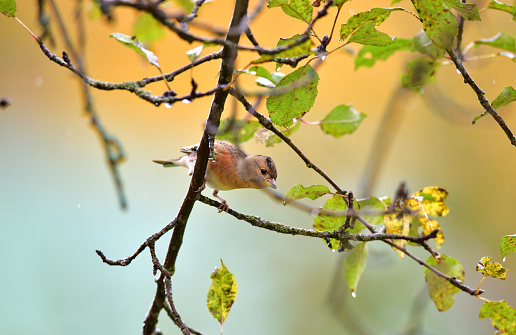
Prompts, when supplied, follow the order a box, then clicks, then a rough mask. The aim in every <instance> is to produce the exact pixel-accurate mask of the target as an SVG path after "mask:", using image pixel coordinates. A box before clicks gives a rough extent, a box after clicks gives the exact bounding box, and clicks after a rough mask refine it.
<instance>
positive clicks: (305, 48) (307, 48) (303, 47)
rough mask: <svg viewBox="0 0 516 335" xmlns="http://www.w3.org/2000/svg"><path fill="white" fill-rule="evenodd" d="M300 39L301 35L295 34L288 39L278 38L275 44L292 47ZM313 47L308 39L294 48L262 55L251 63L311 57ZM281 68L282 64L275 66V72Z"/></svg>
mask: <svg viewBox="0 0 516 335" xmlns="http://www.w3.org/2000/svg"><path fill="white" fill-rule="evenodd" d="M300 37H301V35H297V34H296V35H294V36H292V37H289V38H280V40H279V41H278V43H277V44H276V47H279V46H289V45H292V44H294V43H295V42H296V41H297V40H298V39H299V38H300ZM313 45H314V44H313V42H312V41H311V40H310V39H308V40H306V41H304V42H303V43H301V44H299V45H296V46H295V47H292V48H290V49H287V50H285V51H281V52H278V53H277V54H274V55H262V56H260V57H259V58H258V59H255V60H253V61H252V62H251V63H252V64H259V63H264V62H267V61H270V60H274V59H276V58H295V57H298V56H302V55H311V54H313V52H312V47H313ZM282 66H283V64H280V63H278V64H276V71H278V70H279V69H280V68H281V67H282Z"/></svg>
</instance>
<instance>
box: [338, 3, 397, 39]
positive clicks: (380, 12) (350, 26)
mask: <svg viewBox="0 0 516 335" xmlns="http://www.w3.org/2000/svg"><path fill="white" fill-rule="evenodd" d="M397 10H405V9H404V8H401V7H389V8H373V9H371V10H369V11H366V12H361V13H358V14H356V15H353V16H352V17H350V18H349V20H348V22H346V23H343V24H342V25H341V26H340V37H339V39H340V40H341V41H343V40H345V39H346V38H348V36H350V35H351V34H352V33H353V32H354V31H355V30H357V29H358V28H360V27H361V26H363V25H364V24H365V23H366V22H372V23H373V24H374V25H375V26H379V25H380V24H382V23H383V21H385V20H387V18H388V17H389V16H390V15H391V13H392V12H393V11H397Z"/></svg>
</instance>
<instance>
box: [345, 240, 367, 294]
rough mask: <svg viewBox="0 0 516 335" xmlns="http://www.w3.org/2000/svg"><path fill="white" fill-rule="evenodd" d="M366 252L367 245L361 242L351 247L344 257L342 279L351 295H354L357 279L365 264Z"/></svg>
mask: <svg viewBox="0 0 516 335" xmlns="http://www.w3.org/2000/svg"><path fill="white" fill-rule="evenodd" d="M367 253H368V252H367V246H366V244H365V242H362V243H359V244H357V245H356V246H355V247H354V248H353V249H351V251H350V252H349V253H348V254H347V255H346V257H345V258H344V279H346V284H348V287H349V289H350V290H351V294H352V295H353V296H356V294H355V293H356V290H357V285H358V281H359V280H360V276H361V275H362V272H364V269H365V266H366V260H367Z"/></svg>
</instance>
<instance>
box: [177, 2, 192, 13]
mask: <svg viewBox="0 0 516 335" xmlns="http://www.w3.org/2000/svg"><path fill="white" fill-rule="evenodd" d="M175 2H176V3H177V4H178V5H179V7H181V8H182V9H183V10H184V11H185V12H187V13H190V12H191V11H192V9H193V8H194V5H195V1H192V0H175Z"/></svg>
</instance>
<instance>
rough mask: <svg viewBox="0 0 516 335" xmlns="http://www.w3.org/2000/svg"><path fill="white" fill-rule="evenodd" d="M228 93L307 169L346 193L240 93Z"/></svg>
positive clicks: (342, 192)
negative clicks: (281, 141) (292, 151)
mask: <svg viewBox="0 0 516 335" xmlns="http://www.w3.org/2000/svg"><path fill="white" fill-rule="evenodd" d="M229 92H230V94H231V95H232V96H234V97H235V98H237V99H238V101H240V102H241V103H242V105H244V107H245V109H246V110H247V111H248V112H249V113H250V114H252V115H253V116H254V117H256V118H257V119H258V121H259V122H260V124H261V125H262V126H263V127H265V129H267V130H270V131H272V132H273V133H274V134H276V135H278V136H279V137H280V138H281V139H282V140H283V141H284V142H285V143H287V145H288V146H290V147H291V148H292V150H294V152H295V153H296V154H297V155H298V156H299V157H301V159H302V160H303V161H304V162H305V164H306V166H307V167H308V168H311V169H314V170H315V171H316V172H317V173H318V174H319V175H321V176H322V177H323V178H324V179H325V180H326V181H328V183H330V184H331V185H332V186H333V187H334V188H335V190H336V191H337V192H338V193H339V194H346V191H344V190H343V189H341V188H340V187H339V185H337V183H336V182H334V181H333V180H332V179H331V178H330V177H329V176H328V175H327V174H326V173H325V172H324V171H323V170H321V169H320V168H319V167H317V165H315V164H314V163H312V161H310V159H309V158H308V157H307V156H306V155H305V154H304V153H303V152H302V151H301V150H299V148H298V147H297V146H296V145H294V143H293V142H292V140H290V139H289V138H288V137H287V136H285V135H283V133H282V132H281V131H279V130H278V129H277V128H276V127H274V125H273V124H272V122H271V120H270V119H269V118H267V117H265V116H263V115H262V114H260V113H258V111H256V109H254V107H253V106H252V105H251V104H250V103H249V102H248V101H247V99H246V98H245V97H244V95H243V94H242V93H240V92H239V91H238V90H236V89H234V88H233V87H232V88H230V89H229Z"/></svg>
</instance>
